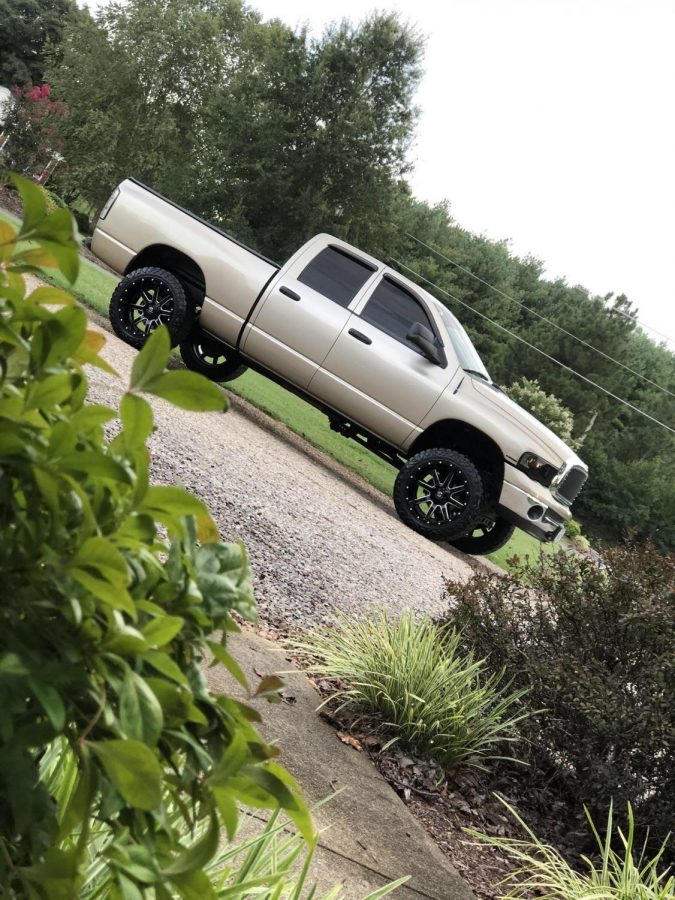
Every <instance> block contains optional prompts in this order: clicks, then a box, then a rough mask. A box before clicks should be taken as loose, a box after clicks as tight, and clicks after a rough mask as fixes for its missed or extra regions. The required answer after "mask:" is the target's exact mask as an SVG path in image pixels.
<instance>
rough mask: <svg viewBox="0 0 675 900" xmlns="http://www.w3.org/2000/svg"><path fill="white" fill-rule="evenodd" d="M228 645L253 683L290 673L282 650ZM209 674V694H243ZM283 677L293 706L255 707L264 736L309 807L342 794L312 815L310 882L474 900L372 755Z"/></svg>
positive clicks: (304, 684) (296, 677) (247, 639)
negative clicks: (316, 832)
mask: <svg viewBox="0 0 675 900" xmlns="http://www.w3.org/2000/svg"><path fill="white" fill-rule="evenodd" d="M228 646H229V648H230V649H231V651H232V653H233V655H234V656H235V657H236V659H237V662H238V663H239V664H240V666H241V667H242V669H243V670H244V672H245V673H246V676H247V677H248V678H249V679H250V683H251V684H252V685H255V684H256V683H257V682H258V680H259V674H264V675H271V674H273V673H274V672H278V671H287V670H288V669H290V668H291V664H290V663H289V662H288V660H287V659H286V656H285V654H284V651H283V649H281V648H280V647H279V645H277V644H274V643H271V642H270V641H267V640H264V639H263V638H260V637H258V636H257V635H254V634H252V633H250V632H244V633H242V634H241V635H234V636H232V637H230V639H229V642H228ZM256 673H258V674H256ZM206 675H207V680H208V684H209V687H210V688H211V690H213V691H226V692H227V693H229V694H231V695H233V696H239V697H240V698H242V697H243V694H242V691H241V688H240V687H239V685H237V683H236V682H235V681H234V679H232V678H231V676H230V675H229V673H227V672H226V671H225V669H223V667H222V666H218V667H215V668H213V669H209V670H207V673H206ZM283 677H284V681H285V682H286V686H287V688H286V691H285V693H286V694H289V695H292V696H293V697H294V698H295V702H293V703H280V704H269V703H267V702H266V701H258V702H257V704H256V705H257V706H258V707H259V708H260V711H261V714H262V715H263V721H264V724H263V726H262V727H261V731H262V733H263V735H264V736H265V738H266V739H267V740H269V741H275V742H276V743H277V744H278V745H279V747H280V748H281V751H282V755H281V759H280V761H281V762H282V763H283V764H284V765H285V766H286V768H287V769H289V771H290V772H292V774H293V775H294V776H295V777H296V778H297V779H298V781H299V782H300V784H301V785H302V787H303V789H304V791H305V795H306V798H307V801H308V802H309V803H310V804H311V803H316V802H318V801H320V800H323V799H324V798H325V797H327V796H328V795H329V794H332V793H334V792H335V791H337V790H341V793H340V794H339V795H338V796H337V797H335V798H334V799H333V800H331V802H330V803H328V804H326V805H325V806H323V807H321V808H320V809H319V810H317V812H316V814H315V817H314V818H315V822H316V824H317V826H318V828H320V829H325V830H323V831H322V834H321V838H320V841H319V849H318V852H317V854H316V856H315V860H314V866H313V879H314V880H316V881H317V882H318V885H319V887H320V889H322V890H326V889H328V888H330V887H332V886H333V885H335V884H337V883H341V884H342V885H343V889H344V894H345V896H346V897H347V898H350V900H351V898H354V900H360V898H362V897H364V896H365V895H366V894H368V893H369V892H370V891H373V890H375V889H377V888H379V887H382V886H383V885H385V884H387V883H388V882H390V881H394V880H396V879H397V878H401V877H402V876H404V875H410V876H411V878H410V881H409V882H408V883H407V885H406V886H404V887H402V888H399V889H398V890H397V891H396V892H395V893H394V895H393V896H395V897H400V898H401V900H415V898H416V900H419V898H427V900H474V895H473V894H472V892H471V891H470V890H469V888H468V886H467V884H466V882H465V881H464V880H463V879H462V878H461V877H460V876H459V875H458V874H457V872H456V871H455V870H454V869H453V868H452V867H451V866H450V864H449V863H448V861H447V860H446V858H445V856H444V855H443V854H442V853H441V851H440V850H439V849H438V847H437V846H436V845H435V844H434V843H433V841H432V840H431V838H429V837H428V836H427V834H426V832H425V831H424V829H423V828H422V826H421V825H420V824H419V823H418V822H417V820H416V819H414V818H413V817H412V815H411V814H410V812H409V811H408V809H407V807H406V806H405V804H404V803H403V801H402V800H401V799H400V798H399V796H398V795H397V794H396V793H395V792H394V791H393V790H392V788H391V787H390V786H389V785H388V784H387V782H386V781H385V780H384V779H383V778H382V777H381V776H380V774H379V773H378V772H377V770H376V769H375V768H374V767H373V764H372V763H371V761H370V759H369V758H368V756H367V755H366V754H365V753H360V752H358V751H357V750H354V749H353V748H352V747H349V746H346V745H345V744H343V743H342V742H341V741H340V740H338V738H337V736H336V733H335V730H334V729H333V728H332V727H331V726H330V725H329V724H328V723H327V722H325V721H324V720H323V719H322V718H321V717H320V716H319V715H318V714H317V712H316V708H317V706H318V705H319V702H320V698H319V695H318V693H317V692H316V690H315V689H314V687H313V686H312V684H311V683H310V681H309V680H308V679H307V677H306V676H305V675H304V673H302V672H300V671H297V670H296V671H295V672H293V673H292V674H290V675H288V674H287V675H285V676H283ZM328 826H330V827H328Z"/></svg>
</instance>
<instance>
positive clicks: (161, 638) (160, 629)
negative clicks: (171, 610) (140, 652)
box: [141, 616, 184, 647]
mask: <svg viewBox="0 0 675 900" xmlns="http://www.w3.org/2000/svg"><path fill="white" fill-rule="evenodd" d="M183 624H184V620H183V619H181V618H180V617H179V616H162V617H161V618H160V617H158V618H156V619H152V621H150V622H148V624H147V625H146V626H145V627H144V628H142V629H141V633H142V635H143V637H144V638H145V640H146V641H147V643H148V646H149V647H163V646H164V644H168V643H169V642H170V641H172V640H173V639H174V638H175V637H176V635H177V634H178V633H179V631H180V630H181V629H182V627H183Z"/></svg>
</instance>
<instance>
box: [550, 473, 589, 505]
mask: <svg viewBox="0 0 675 900" xmlns="http://www.w3.org/2000/svg"><path fill="white" fill-rule="evenodd" d="M587 478H588V472H586V470H585V469H581V468H579V466H574V467H573V468H572V469H570V470H569V472H568V473H567V475H565V477H564V478H563V480H562V481H561V482H560V484H559V485H558V488H557V490H556V492H555V496H556V497H557V498H558V500H560V501H561V502H562V503H564V504H565V505H566V506H571V505H572V504H573V503H574V501H575V500H576V499H577V497H578V496H579V494H580V492H581V489H582V487H583V486H584V485H585V484H586V479H587Z"/></svg>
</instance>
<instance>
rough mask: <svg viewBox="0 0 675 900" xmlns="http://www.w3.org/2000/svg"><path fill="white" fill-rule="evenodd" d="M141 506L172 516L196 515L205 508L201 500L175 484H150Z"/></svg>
mask: <svg viewBox="0 0 675 900" xmlns="http://www.w3.org/2000/svg"><path fill="white" fill-rule="evenodd" d="M143 507H144V508H145V509H147V510H149V511H150V512H155V513H158V514H162V513H170V514H171V515H172V516H198V515H200V514H201V513H202V512H204V510H205V509H206V507H205V506H204V504H203V503H202V501H201V500H199V499H198V498H197V497H194V496H193V495H192V494H190V493H189V491H186V490H185V488H182V487H178V486H177V485H152V487H149V488H148V490H147V491H146V493H145V497H144V498H143Z"/></svg>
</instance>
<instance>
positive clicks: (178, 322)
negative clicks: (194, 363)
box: [110, 266, 192, 350]
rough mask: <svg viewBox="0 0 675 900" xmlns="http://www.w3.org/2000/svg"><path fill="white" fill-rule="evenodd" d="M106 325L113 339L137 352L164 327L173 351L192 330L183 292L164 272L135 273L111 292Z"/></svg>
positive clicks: (151, 268)
mask: <svg viewBox="0 0 675 900" xmlns="http://www.w3.org/2000/svg"><path fill="white" fill-rule="evenodd" d="M110 324H111V325H112V327H113V331H114V332H115V334H116V335H117V337H119V338H122V340H123V341H125V342H126V343H127V344H131V346H132V347H136V349H138V350H140V348H141V347H142V346H143V344H144V343H145V342H146V340H147V339H148V338H149V337H150V335H151V334H152V332H153V331H154V330H155V329H156V328H159V326H160V325H165V326H166V327H167V329H168V332H169V336H170V338H171V345H172V346H173V347H175V346H176V344H178V343H179V342H180V341H181V340H183V338H184V337H185V336H186V334H187V332H188V331H189V329H190V328H191V326H192V310H191V307H190V304H189V303H188V299H187V296H186V294H185V288H184V287H183V285H182V284H181V283H180V281H179V280H178V279H177V278H176V276H175V275H172V273H171V272H167V271H166V269H158V268H156V267H155V266H146V267H144V268H142V269H135V270H134V271H133V272H130V273H129V274H128V275H125V277H124V278H123V279H122V280H121V281H120V283H119V284H118V285H117V287H116V288H115V290H114V291H113V295H112V297H111V298H110Z"/></svg>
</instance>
